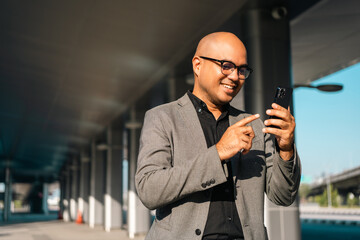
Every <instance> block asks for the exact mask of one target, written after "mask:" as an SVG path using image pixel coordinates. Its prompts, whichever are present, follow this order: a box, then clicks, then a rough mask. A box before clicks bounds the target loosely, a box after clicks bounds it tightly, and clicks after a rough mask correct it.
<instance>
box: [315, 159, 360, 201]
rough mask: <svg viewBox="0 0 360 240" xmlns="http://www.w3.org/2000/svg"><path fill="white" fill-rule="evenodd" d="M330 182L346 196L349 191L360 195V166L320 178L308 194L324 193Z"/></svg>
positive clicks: (357, 195) (356, 195)
mask: <svg viewBox="0 0 360 240" xmlns="http://www.w3.org/2000/svg"><path fill="white" fill-rule="evenodd" d="M328 184H331V185H332V186H333V188H335V189H337V190H338V192H339V194H340V195H341V196H342V197H344V195H345V196H346V195H347V194H348V193H350V192H351V193H353V194H354V195H355V197H359V195H360V166H359V167H356V168H353V169H350V170H346V171H344V172H342V173H339V174H336V175H330V176H327V177H324V178H321V179H319V180H318V181H316V182H315V183H313V184H311V185H310V188H311V191H310V193H309V194H308V196H315V195H319V194H322V193H323V191H324V190H325V189H326V187H327V186H328Z"/></svg>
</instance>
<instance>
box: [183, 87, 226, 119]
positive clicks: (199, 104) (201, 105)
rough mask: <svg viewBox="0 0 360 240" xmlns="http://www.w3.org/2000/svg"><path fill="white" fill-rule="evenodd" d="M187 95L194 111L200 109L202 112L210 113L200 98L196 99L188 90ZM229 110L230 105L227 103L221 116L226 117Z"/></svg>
mask: <svg viewBox="0 0 360 240" xmlns="http://www.w3.org/2000/svg"><path fill="white" fill-rule="evenodd" d="M187 94H188V96H189V98H190V100H191V102H192V103H193V105H194V107H195V109H198V108H201V109H203V110H206V111H208V112H210V111H209V109H208V108H207V106H206V103H205V102H204V101H202V100H201V99H200V98H198V97H197V96H195V95H194V94H193V93H192V92H191V91H190V90H188V91H187ZM229 108H230V104H229V103H227V104H225V105H224V111H223V112H222V114H221V115H227V114H228V112H229Z"/></svg>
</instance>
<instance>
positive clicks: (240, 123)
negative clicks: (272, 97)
mask: <svg viewBox="0 0 360 240" xmlns="http://www.w3.org/2000/svg"><path fill="white" fill-rule="evenodd" d="M259 117H260V114H254V115H251V116H249V117H246V118H244V119H241V120H240V121H238V122H237V123H235V124H234V125H235V126H237V127H243V126H245V125H246V124H249V123H251V122H252V121H254V120H256V119H258V118H259Z"/></svg>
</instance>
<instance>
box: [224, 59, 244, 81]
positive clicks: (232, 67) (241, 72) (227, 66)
mask: <svg viewBox="0 0 360 240" xmlns="http://www.w3.org/2000/svg"><path fill="white" fill-rule="evenodd" d="M235 68H236V66H235V64H233V63H231V62H224V63H223V64H222V66H221V69H222V73H223V74H225V75H230V74H231V73H232V72H233V71H234V70H235ZM238 71H239V73H238V74H239V75H241V76H244V78H247V77H248V76H249V74H250V71H249V69H247V68H246V67H240V68H239V70H238Z"/></svg>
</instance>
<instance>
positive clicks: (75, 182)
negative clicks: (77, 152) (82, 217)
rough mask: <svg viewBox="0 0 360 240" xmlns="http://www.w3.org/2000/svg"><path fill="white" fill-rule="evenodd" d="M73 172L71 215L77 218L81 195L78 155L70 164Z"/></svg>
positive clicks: (74, 218)
mask: <svg viewBox="0 0 360 240" xmlns="http://www.w3.org/2000/svg"><path fill="white" fill-rule="evenodd" d="M70 174H71V196H70V216H71V220H72V221H75V220H76V219H77V214H78V213H77V210H78V202H77V200H78V197H79V196H78V195H79V163H78V156H74V157H73V160H72V162H71V166H70Z"/></svg>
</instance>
